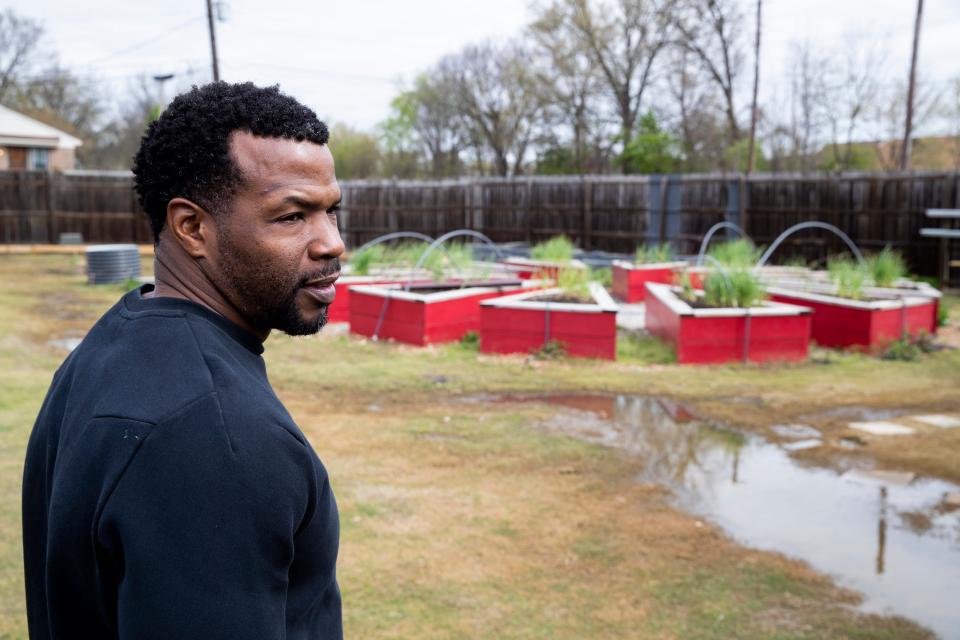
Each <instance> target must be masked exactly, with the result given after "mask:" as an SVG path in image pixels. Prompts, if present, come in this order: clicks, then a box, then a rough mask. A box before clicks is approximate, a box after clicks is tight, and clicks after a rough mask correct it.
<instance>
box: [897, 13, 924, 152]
mask: <svg viewBox="0 0 960 640" xmlns="http://www.w3.org/2000/svg"><path fill="white" fill-rule="evenodd" d="M922 14H923V0H917V21H916V22H915V23H914V25H913V54H912V55H911V56H910V81H909V82H908V83H907V119H906V120H907V121H906V125H905V126H904V131H903V144H902V145H900V170H901V171H909V170H910V156H911V155H912V154H913V131H912V129H913V93H914V89H915V85H916V83H917V50H918V49H919V48H920V16H921V15H922Z"/></svg>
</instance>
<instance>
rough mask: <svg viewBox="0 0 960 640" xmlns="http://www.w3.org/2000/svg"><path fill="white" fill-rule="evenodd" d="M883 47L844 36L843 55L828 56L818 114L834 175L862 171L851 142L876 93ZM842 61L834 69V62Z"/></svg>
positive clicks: (853, 35)
mask: <svg viewBox="0 0 960 640" xmlns="http://www.w3.org/2000/svg"><path fill="white" fill-rule="evenodd" d="M885 50H886V47H885V46H883V44H882V43H879V42H876V41H870V40H868V39H867V38H866V36H865V35H863V34H858V33H854V32H850V33H847V34H846V35H845V36H844V38H843V51H842V52H840V53H837V54H835V55H833V56H831V58H832V60H834V63H833V64H830V65H827V64H826V63H824V66H826V67H827V68H828V69H831V70H833V73H830V74H829V75H827V76H826V78H827V79H826V87H825V95H824V96H823V104H822V112H823V114H824V116H825V118H826V120H827V122H828V124H829V128H830V150H831V155H832V156H833V157H832V160H831V161H829V163H828V164H830V165H831V166H833V167H835V168H836V170H838V171H849V170H853V169H860V168H863V167H864V159H863V153H862V152H861V151H859V150H858V149H857V148H856V147H855V145H854V140H855V139H857V138H859V137H861V134H860V132H861V129H862V125H863V122H864V120H865V119H866V117H868V115H869V114H868V111H869V107H870V105H872V104H873V103H874V102H875V101H876V99H877V94H878V93H879V92H880V83H879V80H878V78H879V76H880V72H881V69H882V67H883V62H884V58H885V54H884V52H885ZM836 60H842V66H841V67H840V68H839V69H838V67H837V66H836V63H835V61H836Z"/></svg>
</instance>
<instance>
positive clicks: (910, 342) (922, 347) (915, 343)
mask: <svg viewBox="0 0 960 640" xmlns="http://www.w3.org/2000/svg"><path fill="white" fill-rule="evenodd" d="M934 350H935V347H934V344H933V339H932V338H931V336H930V335H929V334H928V333H927V332H926V331H921V332H920V334H919V335H916V336H911V335H909V334H907V333H904V334H903V335H902V336H901V337H900V339H899V340H894V341H893V342H891V343H890V344H888V345H887V346H886V348H884V350H883V352H881V354H880V357H881V358H883V359H884V360H902V361H905V362H914V361H916V360H919V359H920V356H922V355H923V354H925V353H931V352H932V351H934Z"/></svg>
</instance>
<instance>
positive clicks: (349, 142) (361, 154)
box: [329, 124, 380, 180]
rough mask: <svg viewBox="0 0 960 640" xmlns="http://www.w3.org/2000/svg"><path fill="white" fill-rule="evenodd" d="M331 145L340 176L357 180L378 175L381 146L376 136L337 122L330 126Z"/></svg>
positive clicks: (343, 178) (338, 175) (344, 178)
mask: <svg viewBox="0 0 960 640" xmlns="http://www.w3.org/2000/svg"><path fill="white" fill-rule="evenodd" d="M329 146H330V153H332V154H333V160H334V162H335V164H336V167H337V177H338V178H340V179H342V180H357V179H363V178H372V177H374V176H376V175H378V173H377V172H378V169H379V164H380V147H379V146H378V145H377V139H376V137H375V136H373V135H371V134H369V133H364V132H362V131H357V130H356V129H353V128H351V127H349V126H347V125H345V124H335V125H333V126H332V127H331V128H330V145H329Z"/></svg>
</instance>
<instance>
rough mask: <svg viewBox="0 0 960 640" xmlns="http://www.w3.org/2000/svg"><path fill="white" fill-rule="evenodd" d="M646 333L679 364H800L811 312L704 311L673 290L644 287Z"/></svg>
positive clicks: (781, 307)
mask: <svg viewBox="0 0 960 640" xmlns="http://www.w3.org/2000/svg"><path fill="white" fill-rule="evenodd" d="M647 289H648V291H647V302H646V314H647V315H646V322H647V331H648V332H649V333H650V334H651V335H653V336H656V337H658V338H660V339H661V340H665V341H667V342H670V343H672V344H673V345H674V348H675V349H676V353H677V362H679V363H681V364H716V363H722V362H738V361H744V360H749V361H751V362H770V361H797V360H804V359H805V358H806V357H807V352H808V350H809V346H810V326H811V323H810V320H811V312H810V309H808V308H806V307H801V306H796V305H790V304H781V303H777V302H767V303H765V304H764V305H763V306H760V307H751V308H750V309H736V308H729V309H706V308H696V307H692V306H690V305H689V304H687V303H686V302H685V301H683V300H682V299H681V298H680V297H679V296H678V295H677V292H678V291H679V288H677V287H670V286H668V285H665V284H648V285H647Z"/></svg>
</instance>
